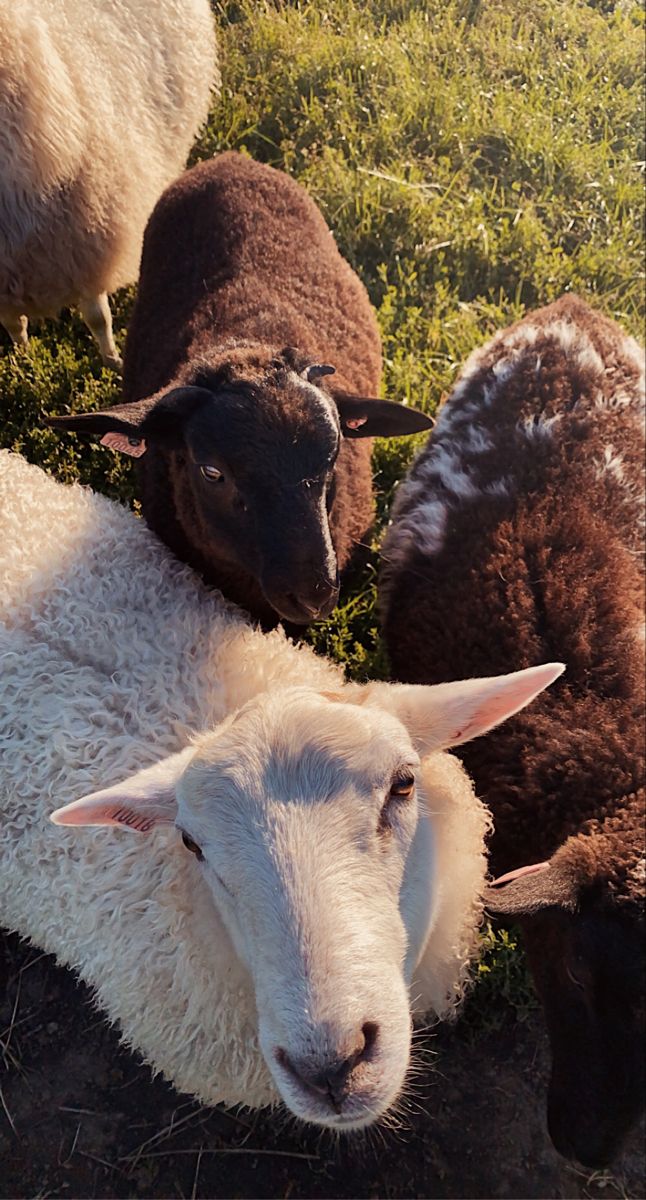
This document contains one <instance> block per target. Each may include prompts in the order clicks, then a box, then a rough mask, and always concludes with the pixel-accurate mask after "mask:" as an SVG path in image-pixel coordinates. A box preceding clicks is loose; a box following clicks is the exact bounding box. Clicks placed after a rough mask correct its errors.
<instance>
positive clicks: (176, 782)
mask: <svg viewBox="0 0 646 1200" xmlns="http://www.w3.org/2000/svg"><path fill="white" fill-rule="evenodd" d="M561 669H562V668H560V667H559V666H543V667H534V668H530V669H529V670H527V671H520V672H517V673H516V674H514V675H506V676H501V677H499V678H495V679H488V680H469V681H466V682H461V683H450V684H441V685H439V686H436V687H422V686H405V685H396V684H372V685H367V686H366V687H360V686H358V685H348V686H347V687H345V688H343V689H342V690H341V691H340V692H339V693H335V694H330V693H327V694H326V693H320V692H317V691H314V690H313V689H311V688H305V687H303V688H300V687H297V688H294V687H292V688H286V689H284V690H279V691H275V692H271V693H264V694H262V695H260V696H258V697H257V698H256V699H254V700H252V701H250V702H249V703H248V704H246V705H245V707H244V708H242V709H241V710H240V711H239V712H237V713H236V714H235V715H234V716H232V717H231V718H229V719H228V720H226V721H225V722H224V723H223V724H222V725H221V726H220V727H218V728H217V729H216V730H215V731H213V732H210V733H205V734H202V735H201V736H200V737H199V738H198V739H197V740H196V742H195V743H194V744H193V745H191V746H189V747H188V748H187V749H185V750H183V751H182V752H181V753H179V754H175V755H173V756H171V757H170V758H167V759H165V760H163V761H162V762H160V763H158V764H157V765H156V766H154V767H151V768H148V769H147V770H144V771H141V772H139V773H138V774H137V775H134V776H132V777H131V778H130V779H127V780H125V781H124V782H123V783H122V784H119V785H117V786H115V787H111V788H108V789H106V790H105V791H101V792H96V793H94V794H92V795H90V796H87V797H84V798H83V799H82V800H78V801H76V802H75V803H73V804H70V805H67V806H66V807H65V808H61V809H59V810H58V811H57V812H56V813H54V814H53V815H52V820H53V821H54V822H55V823H56V824H62V825H124V826H126V827H128V828H130V829H132V830H133V831H139V832H141V833H146V832H148V831H149V830H150V829H152V828H153V827H154V826H156V825H158V824H174V825H175V826H176V827H177V829H178V831H180V833H181V835H182V838H183V840H184V844H185V846H186V847H187V848H188V850H189V851H190V850H192V851H193V852H194V853H195V855H196V858H197V859H198V861H199V864H200V867H199V869H201V871H202V872H203V873H204V878H205V880H206V881H207V882H208V885H209V887H210V889H211V891H212V893H213V896H214V898H215V902H216V905H217V907H218V909H219V911H220V913H221V915H222V918H223V920H224V922H225V924H226V926H227V928H228V930H229V933H230V936H231V939H232V941H233V944H234V946H235V947H236V950H237V953H238V955H239V957H240V959H241V960H242V961H243V962H244V963H245V964H246V967H247V968H248V971H249V973H250V976H251V978H252V980H253V986H254V989H255V996H256V1006H257V1011H258V1027H259V1040H260V1046H261V1049H262V1052H263V1054H264V1057H265V1059H266V1062H267V1065H268V1067H269V1070H270V1072H271V1074H272V1076H273V1079H274V1082H275V1084H276V1087H277V1089H278V1091H279V1093H280V1095H281V1096H282V1098H283V1100H284V1102H285V1104H286V1105H287V1106H288V1107H289V1108H290V1109H291V1110H292V1112H293V1113H295V1114H296V1115H297V1116H299V1117H301V1118H302V1119H303V1120H306V1121H311V1122H314V1123H316V1124H319V1125H328V1126H332V1127H334V1128H337V1129H352V1128H358V1127H360V1126H364V1125H367V1124H369V1123H370V1122H372V1121H374V1120H375V1119H376V1118H377V1117H378V1116H379V1115H380V1114H382V1113H384V1112H385V1111H386V1110H387V1109H388V1108H389V1106H390V1105H391V1104H392V1103H393V1101H394V1100H395V1099H396V1097H397V1095H398V1093H399V1092H400V1090H401V1088H402V1086H403V1083H404V1079H405V1076H406V1072H407V1069H408V1063H409V1054H410V1044H411V1013H410V1003H409V997H408V984H409V983H410V978H409V977H410V974H411V971H412V970H413V969H414V967H415V965H416V964H417V962H418V961H419V959H420V957H421V955H422V953H423V951H424V949H425V946H426V942H427V939H428V937H429V931H430V929H431V921H432V915H433V909H434V903H435V896H436V892H437V879H436V878H435V874H434V871H433V831H432V807H433V803H432V801H433V797H432V796H428V795H426V794H425V793H424V788H423V784H422V782H421V772H420V756H422V757H423V756H425V755H427V754H429V753H432V752H435V751H437V750H442V749H445V748H446V747H448V746H451V745H456V744H458V743H460V742H463V741H466V740H468V739H469V738H472V737H476V736H478V735H479V734H481V733H483V732H485V731H486V730H487V729H489V728H491V727H492V726H493V725H496V724H498V722H499V721H502V720H504V719H505V717H507V716H509V715H510V714H511V713H513V712H516V711H517V710H518V709H519V708H521V707H523V706H524V705H525V704H527V703H528V702H529V701H530V700H531V699H532V698H533V697H534V696H535V695H536V694H537V693H538V692H539V691H541V690H542V689H543V688H544V687H546V686H547V685H548V684H549V683H551V682H552V681H553V680H554V679H555V678H556V677H557V676H558V675H559V674H560V673H561ZM178 842H179V838H178ZM177 852H178V853H186V850H184V849H183V848H182V847H181V844H180V845H178V851H177Z"/></svg>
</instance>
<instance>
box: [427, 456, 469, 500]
mask: <svg viewBox="0 0 646 1200" xmlns="http://www.w3.org/2000/svg"><path fill="white" fill-rule="evenodd" d="M426 475H427V478H428V479H429V481H433V479H437V480H439V482H440V483H441V484H442V486H443V487H444V488H446V491H447V492H451V493H452V494H453V495H454V496H458V497H459V498H460V499H461V500H473V499H475V497H476V496H478V495H479V494H480V488H479V487H477V486H476V484H475V483H474V482H473V480H472V478H471V476H470V475H468V474H467V472H466V471H464V470H463V469H462V465H461V458H460V455H459V454H456V453H454V452H453V450H451V449H450V448H449V447H448V446H444V445H440V446H437V445H436V446H435V447H434V449H433V450H432V452H431V456H430V459H429V463H428V471H427V472H426Z"/></svg>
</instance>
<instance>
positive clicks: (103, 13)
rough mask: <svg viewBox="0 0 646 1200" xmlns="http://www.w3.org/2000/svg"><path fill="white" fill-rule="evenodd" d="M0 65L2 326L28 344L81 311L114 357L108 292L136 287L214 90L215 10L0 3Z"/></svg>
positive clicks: (46, 0)
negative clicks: (30, 322)
mask: <svg viewBox="0 0 646 1200" xmlns="http://www.w3.org/2000/svg"><path fill="white" fill-rule="evenodd" d="M0 63H2V71H1V72H0V321H2V323H3V324H4V325H5V326H6V327H7V329H8V331H9V332H10V333H11V335H12V337H14V339H15V340H17V341H25V340H26V319H25V318H26V317H30V316H33V317H38V316H54V315H56V314H57V313H58V312H59V311H60V309H61V308H62V307H64V306H65V305H72V304H80V306H81V308H82V311H83V315H84V316H85V318H86V320H87V323H88V325H89V326H90V328H91V329H92V331H93V332H94V333H95V335H96V336H97V340H99V343H100V346H101V350H102V353H104V357H105V358H106V359H107V358H109V357H110V353H109V351H108V345H109V344H111V346H112V351H113V352H114V344H113V343H112V342H111V333H109V324H110V313H109V309H108V307H107V300H106V298H105V293H108V292H113V291H114V290H115V289H116V288H118V287H121V286H123V285H124V284H127V283H131V282H132V281H133V280H135V279H136V278H137V274H138V271H139V258H140V254H141V242H142V236H143V231H144V226H145V224H146V221H147V219H148V216H149V214H150V213H151V211H152V208H153V206H154V204H155V201H156V200H157V198H158V196H159V195H160V194H161V192H162V191H163V189H164V188H165V187H166V185H167V184H168V183H170V181H171V180H172V179H173V178H174V177H175V176H176V175H177V174H178V172H179V171H181V169H182V167H183V166H184V164H185V162H186V157H187V154H188V152H189V150H190V147H191V145H192V142H193V139H194V138H195V135H196V133H197V131H198V129H199V127H200V125H201V124H202V122H203V121H204V120H205V118H206V115H207V112H208V107H209V97H210V92H211V88H212V87H213V86H214V84H215V83H216V82H217V67H216V49H215V35H214V28H213V16H212V13H211V9H210V6H209V2H208V0H155V2H154V3H149V0H29V3H18V4H16V3H15V0H0ZM102 339H103V344H102ZM114 353H116V352H114ZM113 356H114V354H113Z"/></svg>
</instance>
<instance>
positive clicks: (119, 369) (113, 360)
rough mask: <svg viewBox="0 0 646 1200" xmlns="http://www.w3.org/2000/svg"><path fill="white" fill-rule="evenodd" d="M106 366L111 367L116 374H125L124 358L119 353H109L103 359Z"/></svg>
mask: <svg viewBox="0 0 646 1200" xmlns="http://www.w3.org/2000/svg"><path fill="white" fill-rule="evenodd" d="M103 365H104V367H109V368H110V370H111V371H114V372H115V374H116V375H123V359H122V358H119V355H118V354H108V355H107V356H106V357H105V358H104V359H103Z"/></svg>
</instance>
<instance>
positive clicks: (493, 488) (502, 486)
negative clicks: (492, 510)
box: [483, 475, 515, 500]
mask: <svg viewBox="0 0 646 1200" xmlns="http://www.w3.org/2000/svg"><path fill="white" fill-rule="evenodd" d="M483 490H484V491H485V492H486V494H487V496H496V497H498V498H500V499H501V500H509V499H510V498H511V496H513V494H514V491H515V488H514V483H513V480H512V479H511V477H510V476H509V475H505V476H503V478H502V479H496V480H495V481H494V482H493V483H487V484H485V487H484V489H483Z"/></svg>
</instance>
